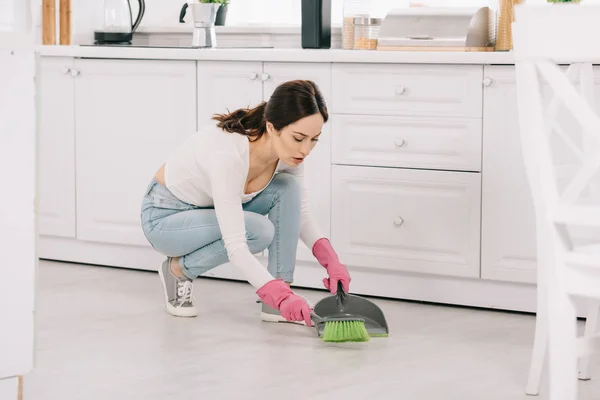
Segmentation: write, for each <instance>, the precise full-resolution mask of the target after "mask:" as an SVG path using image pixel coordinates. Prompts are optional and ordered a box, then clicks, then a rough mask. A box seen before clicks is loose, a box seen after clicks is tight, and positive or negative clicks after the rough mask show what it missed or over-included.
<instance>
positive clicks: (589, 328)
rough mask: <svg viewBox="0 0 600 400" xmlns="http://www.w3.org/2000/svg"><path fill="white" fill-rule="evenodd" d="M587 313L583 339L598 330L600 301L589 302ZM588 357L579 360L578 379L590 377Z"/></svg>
mask: <svg viewBox="0 0 600 400" xmlns="http://www.w3.org/2000/svg"><path fill="white" fill-rule="evenodd" d="M589 302H590V303H589V306H588V311H587V315H586V320H585V333H584V336H585V337H591V336H593V335H594V334H595V333H596V331H597V329H598V314H600V301H598V300H589ZM589 368H590V356H584V357H581V359H580V360H579V379H581V380H589V379H592V376H591V374H590V371H589Z"/></svg>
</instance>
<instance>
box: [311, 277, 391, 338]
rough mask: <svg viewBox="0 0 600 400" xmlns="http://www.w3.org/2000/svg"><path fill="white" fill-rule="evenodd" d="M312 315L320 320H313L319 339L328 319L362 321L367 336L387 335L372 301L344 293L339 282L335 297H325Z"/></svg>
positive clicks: (379, 313)
mask: <svg viewBox="0 0 600 400" xmlns="http://www.w3.org/2000/svg"><path fill="white" fill-rule="evenodd" d="M314 313H315V314H316V315H318V316H319V317H320V318H321V319H314V320H313V321H314V324H315V327H316V328H317V333H318V334H319V337H321V336H323V330H324V329H325V322H326V320H327V319H330V318H333V319H335V318H351V319H354V318H358V319H362V320H364V321H365V328H367V332H368V333H369V336H371V337H382V336H383V337H385V336H388V335H389V328H388V325H387V322H386V320H385V316H384V315H383V312H382V311H381V309H380V308H379V307H378V306H377V305H376V304H375V303H373V302H372V301H369V300H367V299H364V298H362V297H359V296H356V295H352V294H348V293H346V292H344V289H343V287H342V284H341V282H338V289H337V293H336V294H335V295H333V296H328V297H325V298H324V299H322V300H320V301H319V302H318V303H317V304H315V308H314Z"/></svg>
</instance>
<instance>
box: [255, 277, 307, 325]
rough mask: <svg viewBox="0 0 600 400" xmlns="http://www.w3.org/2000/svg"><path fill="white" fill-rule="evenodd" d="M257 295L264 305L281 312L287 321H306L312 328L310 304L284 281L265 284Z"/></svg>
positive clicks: (278, 280) (277, 280)
mask: <svg viewBox="0 0 600 400" xmlns="http://www.w3.org/2000/svg"><path fill="white" fill-rule="evenodd" d="M256 294H257V295H258V297H259V298H260V300H261V301H262V302H263V303H265V304H267V305H269V306H271V307H273V308H275V309H276V310H279V312H280V313H281V316H282V317H283V318H285V319H286V320H288V321H302V320H304V322H306V326H312V322H311V319H310V312H311V309H310V307H309V306H308V303H307V302H306V300H305V299H303V298H302V297H300V296H298V295H297V294H294V292H292V289H290V287H289V286H288V285H287V284H286V283H285V282H284V281H283V280H281V279H273V280H272V281H269V282H267V283H265V284H264V285H263V286H262V287H261V288H260V289H258V291H257V292H256Z"/></svg>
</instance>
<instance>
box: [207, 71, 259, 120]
mask: <svg viewBox="0 0 600 400" xmlns="http://www.w3.org/2000/svg"><path fill="white" fill-rule="evenodd" d="M262 79H263V66H262V62H244V61H203V62H199V63H198V67H197V85H198V89H197V90H198V99H197V104H198V128H199V129H200V128H202V126H204V125H206V124H211V123H212V122H211V118H212V116H213V114H224V113H227V112H232V111H234V110H236V109H238V108H252V107H255V106H257V105H258V104H260V102H261V101H262V100H263V80H262Z"/></svg>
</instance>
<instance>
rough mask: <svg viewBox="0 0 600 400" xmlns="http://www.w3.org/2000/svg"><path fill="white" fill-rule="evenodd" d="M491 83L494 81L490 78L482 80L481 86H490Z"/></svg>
mask: <svg viewBox="0 0 600 400" xmlns="http://www.w3.org/2000/svg"><path fill="white" fill-rule="evenodd" d="M492 83H494V80H493V79H492V78H489V77H485V78H483V86H492Z"/></svg>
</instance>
